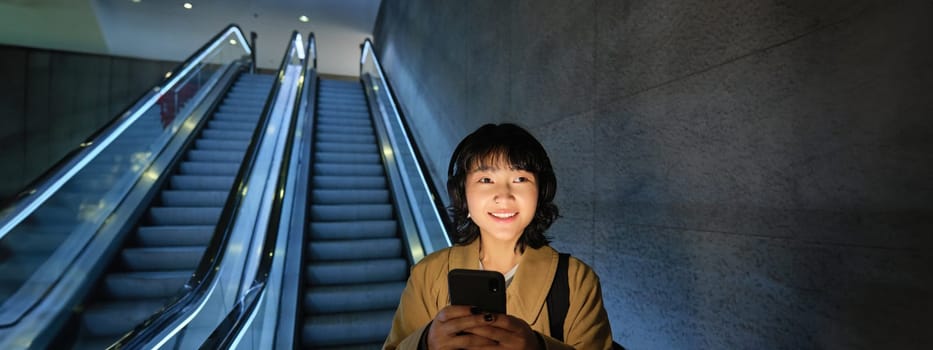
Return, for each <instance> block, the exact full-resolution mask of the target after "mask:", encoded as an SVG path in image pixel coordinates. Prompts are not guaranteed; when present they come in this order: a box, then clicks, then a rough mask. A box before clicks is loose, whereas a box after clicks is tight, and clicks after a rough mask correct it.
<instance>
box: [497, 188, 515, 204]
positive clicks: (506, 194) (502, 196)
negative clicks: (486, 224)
mask: <svg viewBox="0 0 933 350" xmlns="http://www.w3.org/2000/svg"><path fill="white" fill-rule="evenodd" d="M493 199H494V200H495V202H496V203H500V202H502V201H507V200H512V199H515V196H514V195H513V194H512V186H510V184H508V183H506V184H503V185H502V186H499V188H497V189H496V194H495V196H494V197H493Z"/></svg>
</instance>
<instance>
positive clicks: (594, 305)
mask: <svg viewBox="0 0 933 350" xmlns="http://www.w3.org/2000/svg"><path fill="white" fill-rule="evenodd" d="M557 257H558V254H557V251H556V250H554V249H552V248H551V247H548V246H544V247H541V248H539V249H531V248H528V249H525V253H524V255H523V256H522V262H521V264H519V265H518V270H517V271H516V272H515V275H514V277H513V280H512V284H511V285H509V287H508V289H507V290H506V298H507V303H506V310H507V311H508V313H509V314H510V315H512V316H515V317H518V318H521V319H522V320H525V322H528V324H529V325H531V329H532V330H534V331H536V332H538V333H540V334H541V335H543V338H544V340H545V343H546V344H545V345H546V348H547V349H579V350H594V349H610V348H611V346H612V332H611V330H610V328H609V319H608V316H607V315H606V309H605V308H604V307H603V298H602V291H601V289H600V286H599V277H598V276H596V273H595V272H593V270H592V269H590V267H589V266H587V265H586V264H584V263H583V262H581V261H580V260H577V259H575V258H573V257H571V259H570V261H569V264H568V269H567V270H568V271H567V272H568V277H569V284H570V308H569V310H567V318H566V319H565V321H564V341H565V342H566V343H561V342H559V341H557V340H556V339H554V338H551V337H550V333H551V332H550V323H549V319H548V313H547V306H546V302H545V300H546V299H547V293H548V290H549V289H550V287H551V281H552V280H553V279H554V273H555V272H556V271H557ZM457 268H464V269H477V268H479V239H477V240H475V241H473V243H471V244H468V245H464V246H460V245H455V246H453V247H450V248H446V249H443V250H440V251H437V252H434V253H433V254H431V255H428V256H427V257H425V258H424V259H422V260H421V261H420V262H419V263H418V264H416V265H415V266H414V267H413V268H412V270H411V275H410V276H409V277H408V284H407V285H406V286H405V290H404V291H403V292H402V297H401V300H400V302H399V305H398V309H397V310H396V311H395V318H394V319H393V321H392V330H391V331H390V332H389V337H388V338H387V339H386V342H385V344H384V345H383V347H382V348H383V349H388V350H394V349H406V350H407V349H417V348H418V342H419V340H420V339H421V333H422V332H423V331H424V329H425V327H426V326H427V325H428V323H429V322H430V321H431V320H432V319H433V318H434V316H435V315H436V314H437V312H438V311H440V309H442V308H444V307H445V306H447V305H448V304H449V303H450V300H449V295H448V292H447V272H448V271H450V270H453V269H457Z"/></svg>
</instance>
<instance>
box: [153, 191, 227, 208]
mask: <svg viewBox="0 0 933 350" xmlns="http://www.w3.org/2000/svg"><path fill="white" fill-rule="evenodd" d="M227 194H228V192H227V191H177V190H166V191H162V193H161V198H162V205H165V206H171V207H223V206H224V203H226V202H227Z"/></svg>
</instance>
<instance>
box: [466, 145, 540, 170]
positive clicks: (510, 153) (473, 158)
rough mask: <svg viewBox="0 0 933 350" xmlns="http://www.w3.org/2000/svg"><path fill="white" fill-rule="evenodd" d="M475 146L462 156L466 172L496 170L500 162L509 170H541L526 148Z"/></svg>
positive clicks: (538, 163) (531, 153)
mask: <svg viewBox="0 0 933 350" xmlns="http://www.w3.org/2000/svg"><path fill="white" fill-rule="evenodd" d="M486 146H487V147H477V149H474V150H473V151H474V152H471V154H469V155H467V156H466V157H464V159H463V160H464V163H465V164H464V165H465V167H464V169H466V172H467V173H471V172H474V171H478V170H496V169H498V168H500V166H501V165H502V164H507V165H508V169H509V170H522V171H528V172H531V173H534V174H538V173H540V172H541V169H542V166H541V164H540V161H536V159H535V157H534V154H535V152H530V150H528V149H522V148H521V147H518V145H506V144H497V145H486Z"/></svg>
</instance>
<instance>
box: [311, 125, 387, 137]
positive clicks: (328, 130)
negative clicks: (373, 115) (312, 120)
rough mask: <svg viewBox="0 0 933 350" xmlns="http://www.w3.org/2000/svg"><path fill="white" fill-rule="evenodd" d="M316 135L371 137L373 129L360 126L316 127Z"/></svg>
mask: <svg viewBox="0 0 933 350" xmlns="http://www.w3.org/2000/svg"><path fill="white" fill-rule="evenodd" d="M315 128H317V133H318V135H327V134H336V135H372V134H373V128H370V127H361V126H334V125H318V126H315Z"/></svg>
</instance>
